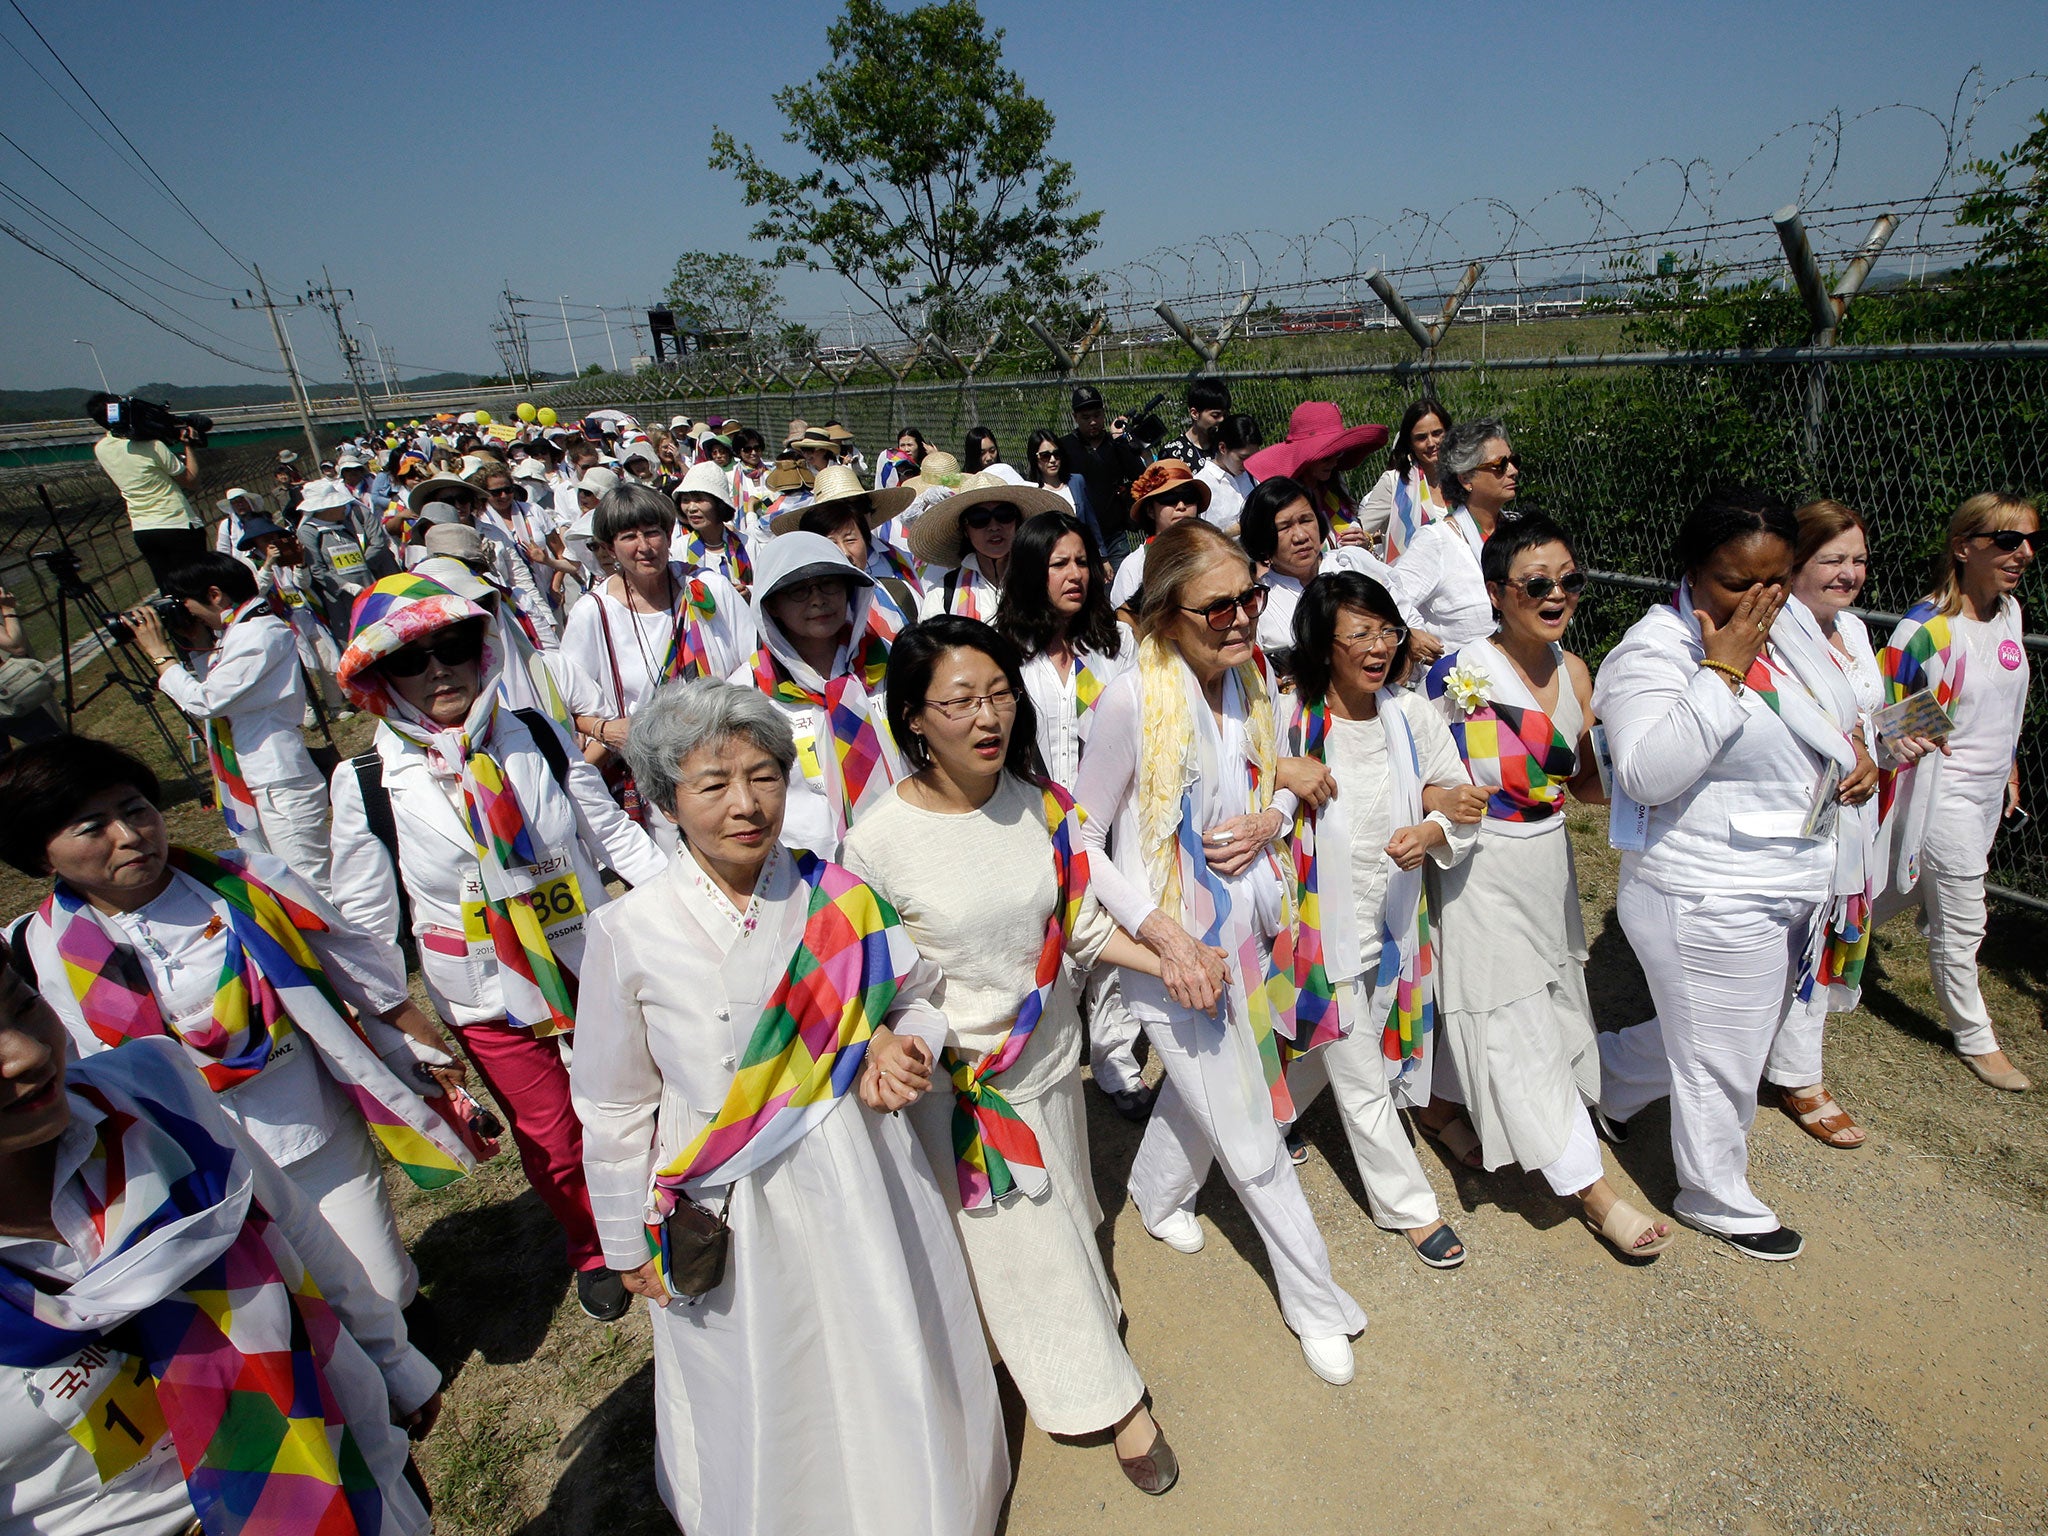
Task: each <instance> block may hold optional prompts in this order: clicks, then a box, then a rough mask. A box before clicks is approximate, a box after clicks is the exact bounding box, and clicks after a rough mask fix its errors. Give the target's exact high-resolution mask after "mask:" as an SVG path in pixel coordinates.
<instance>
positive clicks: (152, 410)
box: [85, 395, 213, 448]
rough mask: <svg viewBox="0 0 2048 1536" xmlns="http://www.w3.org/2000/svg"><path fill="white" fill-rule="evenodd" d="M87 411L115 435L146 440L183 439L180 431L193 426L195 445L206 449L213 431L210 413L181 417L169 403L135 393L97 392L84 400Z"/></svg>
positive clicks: (148, 441)
mask: <svg viewBox="0 0 2048 1536" xmlns="http://www.w3.org/2000/svg"><path fill="white" fill-rule="evenodd" d="M85 414H86V415H88V416H90V417H91V418H92V419H93V420H94V421H96V422H98V423H99V424H100V425H101V426H103V427H105V428H106V429H107V430H108V431H109V432H111V433H113V434H114V436H116V437H127V438H133V439H134V440H135V441H137V442H143V443H176V442H181V441H183V439H182V438H181V436H180V434H181V433H182V432H183V431H184V429H185V428H187V427H190V428H192V430H193V433H194V440H193V444H192V446H193V447H195V448H204V447H205V446H206V434H207V433H209V432H211V431H212V430H213V418H212V417H211V416H201V415H198V414H196V413H195V414H193V415H189V416H180V415H179V414H178V413H177V412H175V411H173V410H172V409H171V408H170V407H169V406H167V405H159V404H158V403H157V402H156V401H154V400H139V399H137V398H135V397H134V396H133V395H94V396H93V397H92V398H91V399H89V400H87V401H86V402H85Z"/></svg>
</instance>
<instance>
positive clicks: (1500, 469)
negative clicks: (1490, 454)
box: [1472, 453, 1522, 475]
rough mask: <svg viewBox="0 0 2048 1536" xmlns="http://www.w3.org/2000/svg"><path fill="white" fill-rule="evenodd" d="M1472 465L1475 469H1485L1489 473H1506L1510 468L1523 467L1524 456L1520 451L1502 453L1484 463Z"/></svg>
mask: <svg viewBox="0 0 2048 1536" xmlns="http://www.w3.org/2000/svg"><path fill="white" fill-rule="evenodd" d="M1472 467H1473V468H1474V469H1475V470H1480V469H1483V470H1485V471H1486V472H1487V473H1488V474H1489V475H1504V474H1506V473H1507V472H1508V471H1509V470H1510V469H1520V468H1521V467H1522V456H1521V455H1520V454H1519V453H1507V454H1502V455H1501V456H1500V457H1499V458H1497V459H1488V460H1487V461H1486V462H1485V463H1484V464H1475V465H1473V466H1472Z"/></svg>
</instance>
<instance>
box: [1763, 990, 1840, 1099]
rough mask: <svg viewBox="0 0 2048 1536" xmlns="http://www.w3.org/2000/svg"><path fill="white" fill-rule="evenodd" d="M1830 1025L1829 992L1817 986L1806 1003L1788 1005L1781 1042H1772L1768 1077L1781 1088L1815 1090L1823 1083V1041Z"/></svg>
mask: <svg viewBox="0 0 2048 1536" xmlns="http://www.w3.org/2000/svg"><path fill="white" fill-rule="evenodd" d="M1827 1022H1828V989H1827V988H1826V987H1822V986H1816V987H1815V988H1814V989H1813V996H1812V997H1810V998H1808V999H1807V1000H1806V1001H1805V1002H1803V1003H1802V1002H1800V1001H1799V999H1798V998H1796V997H1795V998H1793V999H1792V1000H1791V1001H1790V1002H1789V1003H1787V1004H1786V1005H1785V1022H1784V1023H1783V1024H1781V1025H1780V1026H1779V1027H1778V1038H1777V1039H1775V1040H1773V1041H1772V1042H1771V1058H1770V1060H1769V1061H1768V1062H1766V1063H1765V1064H1764V1077H1765V1078H1766V1079H1767V1080H1769V1081H1770V1082H1772V1083H1775V1084H1776V1085H1777V1086H1778V1087H1780V1088H1811V1087H1812V1086H1813V1085H1814V1084H1815V1083H1818V1082H1820V1081H1822V1073H1821V1065H1820V1057H1821V1037H1822V1035H1824V1034H1825V1033H1826V1030H1827Z"/></svg>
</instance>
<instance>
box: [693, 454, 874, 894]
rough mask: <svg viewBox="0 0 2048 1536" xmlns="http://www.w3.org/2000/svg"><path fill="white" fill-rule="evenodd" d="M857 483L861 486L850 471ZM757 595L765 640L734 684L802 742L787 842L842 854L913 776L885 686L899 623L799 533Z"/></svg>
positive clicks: (778, 553) (786, 820)
mask: <svg viewBox="0 0 2048 1536" xmlns="http://www.w3.org/2000/svg"><path fill="white" fill-rule="evenodd" d="M827 473H828V474H829V473H831V471H827ZM847 481H848V483H849V484H850V485H851V486H852V487H853V488H854V489H855V490H856V491H858V489H859V481H858V480H856V479H854V478H853V474H852V471H850V470H849V471H847ZM754 594H755V595H754V608H755V612H756V614H757V615H758V618H759V622H760V632H761V641H760V645H759V646H758V647H757V648H756V650H755V651H754V654H753V655H752V656H751V657H749V658H748V660H747V663H746V665H744V666H743V667H740V668H737V669H736V670H735V671H734V672H733V673H732V675H731V678H730V681H732V682H735V683H740V684H743V685H750V686H752V687H755V688H758V689H760V690H761V692H763V693H764V694H766V695H767V696H768V698H769V699H770V700H771V701H772V702H773V703H774V705H775V707H776V708H777V709H778V710H780V711H781V712H782V714H783V716H784V718H785V719H787V720H788V721H789V728H790V731H791V733H792V734H793V736H794V738H795V740H796V761H795V762H794V763H793V764H792V765H791V767H790V770H789V790H788V797H787V808H786V810H785V811H784V813H783V818H782V835H783V837H784V838H785V839H786V840H787V841H788V843H789V846H790V847H792V848H805V849H808V850H810V851H811V852H812V853H815V854H817V855H819V856H820V857H822V858H837V857H838V856H839V848H840V845H841V843H842V842H844V840H845V838H846V833H847V829H848V828H850V827H851V826H852V825H853V824H854V822H855V821H856V820H857V819H858V818H859V817H861V816H862V815H864V814H865V813H866V812H867V811H869V810H870V809H871V808H873V807H874V806H876V805H878V804H880V803H881V802H882V800H883V799H884V797H885V796H886V795H887V794H888V791H889V786H890V785H891V784H893V783H895V782H896V780H897V779H899V778H901V777H902V774H903V759H902V757H901V755H900V754H899V753H898V751H897V743H896V740H895V738H894V737H893V736H892V735H891V734H890V732H889V719H888V711H887V703H886V700H885V699H884V697H883V683H882V679H883V675H884V672H885V671H886V669H887V667H888V665H889V645H890V642H891V641H892V640H893V639H894V638H895V636H896V634H897V631H898V629H899V628H900V626H899V624H898V623H897V622H896V619H895V617H894V615H893V614H891V613H890V612H888V611H887V610H886V609H885V608H884V607H883V606H882V604H881V602H880V601H879V595H878V589H877V587H876V585H875V579H874V577H872V576H870V575H868V573H867V572H866V571H863V570H861V569H859V568H858V567H857V566H855V565H854V564H853V562H852V561H851V560H849V559H848V558H847V557H846V552H845V551H844V550H842V549H841V548H840V547H839V546H838V545H837V544H835V543H833V542H832V540H830V539H828V538H826V537H825V536H824V535H822V534H818V533H806V532H804V531H802V530H801V529H799V530H796V531H793V532H790V533H782V534H777V535H776V536H775V537H774V538H773V539H770V540H769V541H768V546H767V548H765V549H764V550H762V551H761V558H760V559H759V560H758V561H757V562H756V563H755V566H754Z"/></svg>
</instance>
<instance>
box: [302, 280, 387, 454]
mask: <svg viewBox="0 0 2048 1536" xmlns="http://www.w3.org/2000/svg"><path fill="white" fill-rule="evenodd" d="M320 275H321V277H323V278H325V279H326V281H325V282H324V283H323V284H318V285H316V284H313V283H310V282H309V283H307V284H306V293H305V296H304V302H305V303H308V304H311V305H312V306H313V307H314V308H315V309H324V310H326V311H327V314H328V318H330V319H331V320H333V321H334V340H335V343H336V344H337V345H338V346H339V347H340V348H341V360H342V363H343V364H344V365H345V366H346V367H347V368H348V381H349V383H351V384H353V385H354V386H355V391H356V408H357V409H358V410H360V411H361V412H362V413H363V430H364V431H365V432H374V431H376V430H377V424H376V422H375V421H373V420H372V419H371V415H370V392H369V391H368V390H367V389H365V388H364V387H363V355H362V354H363V349H362V344H361V343H360V342H358V341H357V340H356V339H355V337H353V336H351V335H349V333H348V322H347V321H345V320H343V319H342V318H341V302H342V300H343V299H344V298H348V299H354V298H355V296H356V293H355V290H354V289H353V288H343V289H341V290H340V291H339V292H336V291H335V287H334V275H333V274H332V273H331V272H329V271H328V270H327V268H326V267H324V266H323V267H321V269H320ZM316 457H317V455H316Z"/></svg>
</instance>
